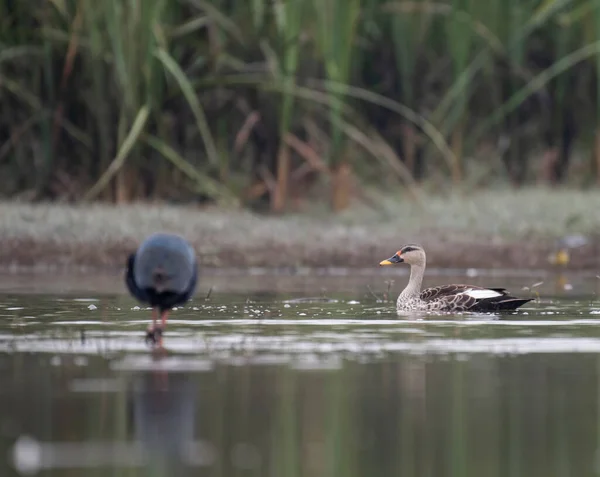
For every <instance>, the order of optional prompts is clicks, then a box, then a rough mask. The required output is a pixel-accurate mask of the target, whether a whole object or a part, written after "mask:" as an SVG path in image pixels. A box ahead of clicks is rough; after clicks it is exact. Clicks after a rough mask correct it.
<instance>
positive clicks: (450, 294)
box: [421, 285, 532, 312]
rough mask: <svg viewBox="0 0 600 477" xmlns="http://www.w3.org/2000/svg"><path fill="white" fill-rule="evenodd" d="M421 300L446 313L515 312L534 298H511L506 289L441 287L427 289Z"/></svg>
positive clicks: (461, 286) (471, 286)
mask: <svg viewBox="0 0 600 477" xmlns="http://www.w3.org/2000/svg"><path fill="white" fill-rule="evenodd" d="M421 300H423V301H424V302H427V303H431V305H432V306H434V307H435V308H437V309H440V310H446V311H483V312H485V311H500V310H515V309H516V308H518V307H519V306H521V305H524V304H525V303H527V302H528V301H531V300H532V298H526V299H520V298H516V297H514V296H511V295H510V294H509V293H508V292H507V291H506V289H505V288H485V287H478V286H474V285H441V286H438V287H431V288H426V289H425V290H423V291H422V292H421Z"/></svg>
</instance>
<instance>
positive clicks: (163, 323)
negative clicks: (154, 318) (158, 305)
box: [161, 310, 169, 330]
mask: <svg viewBox="0 0 600 477" xmlns="http://www.w3.org/2000/svg"><path fill="white" fill-rule="evenodd" d="M168 318H169V310H165V311H163V313H162V316H161V328H162V329H163V330H164V329H165V328H166V327H167V319H168Z"/></svg>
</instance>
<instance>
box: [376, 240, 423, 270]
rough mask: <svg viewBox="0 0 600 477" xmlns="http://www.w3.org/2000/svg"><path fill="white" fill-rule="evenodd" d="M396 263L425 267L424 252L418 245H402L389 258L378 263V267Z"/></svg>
mask: <svg viewBox="0 0 600 477" xmlns="http://www.w3.org/2000/svg"><path fill="white" fill-rule="evenodd" d="M396 263H408V264H409V265H425V251H424V250H423V247H421V246H420V245H416V244H409V245H404V246H403V247H402V248H401V249H400V250H398V251H397V252H396V253H395V254H394V255H392V256H391V257H390V258H388V259H386V260H382V261H381V262H379V265H380V266H383V265H394V264H396Z"/></svg>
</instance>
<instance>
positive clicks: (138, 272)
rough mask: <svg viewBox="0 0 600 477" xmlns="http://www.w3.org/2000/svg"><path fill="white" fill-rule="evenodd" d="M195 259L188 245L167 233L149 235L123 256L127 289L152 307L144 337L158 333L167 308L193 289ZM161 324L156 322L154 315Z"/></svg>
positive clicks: (195, 275) (161, 331) (191, 292)
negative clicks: (134, 250) (125, 265)
mask: <svg viewBox="0 0 600 477" xmlns="http://www.w3.org/2000/svg"><path fill="white" fill-rule="evenodd" d="M197 280H198V263H197V260H196V255H195V253H194V249H193V248H192V246H191V245H190V244H189V243H188V242H187V241H186V240H185V239H184V238H182V237H180V236H178V235H173V234H167V233H156V234H153V235H150V236H149V237H148V238H146V240H144V241H143V242H142V244H141V245H140V246H139V248H138V249H137V251H136V252H135V253H133V254H131V255H130V256H129V258H128V259H127V271H126V273H125V283H126V284H127V288H128V289H129V291H130V293H131V294H132V295H133V296H134V297H135V298H137V299H138V300H139V301H141V302H143V303H148V304H149V305H150V306H151V307H152V326H151V327H150V328H149V329H148V335H147V338H148V339H150V340H152V341H154V342H156V335H157V334H158V335H159V338H160V337H161V336H162V333H163V331H164V328H165V326H166V324H167V318H168V314H169V311H170V310H171V308H173V307H175V306H178V305H182V304H184V303H185V302H187V301H188V300H189V299H190V298H191V296H192V295H193V293H194V291H195V289H196V283H197ZM158 318H160V319H161V324H160V325H159V326H157V324H156V321H157V319H158Z"/></svg>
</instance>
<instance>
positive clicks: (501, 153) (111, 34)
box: [0, 0, 600, 211]
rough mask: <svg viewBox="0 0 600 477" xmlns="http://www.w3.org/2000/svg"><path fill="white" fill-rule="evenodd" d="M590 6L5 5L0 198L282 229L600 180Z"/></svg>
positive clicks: (0, 56) (180, 1) (360, 0)
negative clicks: (301, 219) (468, 193)
mask: <svg viewBox="0 0 600 477" xmlns="http://www.w3.org/2000/svg"><path fill="white" fill-rule="evenodd" d="M599 39H600V4H599V2H597V1H594V0H570V1H569V0H546V1H532V0H486V1H481V0H454V1H444V0H441V1H437V2H436V1H430V0H415V1H383V0H288V1H285V2H284V1H279V0H270V1H266V0H246V1H240V2H234V1H231V0H213V1H202V0H103V1H101V2H96V1H91V0H48V1H40V0H38V1H33V0H18V1H17V0H3V1H0V192H1V195H2V196H4V197H11V198H15V197H16V198H20V199H27V200H39V199H60V200H67V201H79V200H95V199H101V200H105V201H110V202H117V203H126V202H131V201H134V200H166V201H169V202H189V201H194V202H200V203H218V204H238V205H242V206H249V207H253V208H262V209H266V210H272V211H284V210H287V209H289V208H290V207H293V205H294V204H295V203H297V202H298V201H302V200H307V199H309V200H310V199H313V198H314V199H318V200H326V201H327V203H329V204H330V206H331V207H332V208H333V209H334V210H342V209H344V208H346V207H347V206H348V205H349V203H350V201H351V200H352V198H353V197H357V196H358V197H360V196H361V191H363V190H366V189H368V188H369V187H375V188H377V189H379V190H381V191H386V190H390V191H395V192H397V191H398V190H402V191H405V192H408V193H411V194H417V193H418V192H422V191H425V192H426V193H431V192H433V191H444V190H446V191H447V190H450V189H455V188H462V189H465V190H472V189H474V188H490V187H503V186H507V187H509V186H510V187H512V186H519V185H527V184H536V185H538V184H551V185H558V184H563V183H568V184H569V185H571V186H575V187H589V186H592V185H594V184H595V183H597V182H599V181H600V147H599V145H600V142H598V141H599V139H600V135H598V131H597V127H598V126H597V121H598V117H599V114H600V98H599V97H598V94H597V90H598V83H599V81H600V75H599V71H600V40H599Z"/></svg>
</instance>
